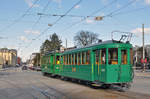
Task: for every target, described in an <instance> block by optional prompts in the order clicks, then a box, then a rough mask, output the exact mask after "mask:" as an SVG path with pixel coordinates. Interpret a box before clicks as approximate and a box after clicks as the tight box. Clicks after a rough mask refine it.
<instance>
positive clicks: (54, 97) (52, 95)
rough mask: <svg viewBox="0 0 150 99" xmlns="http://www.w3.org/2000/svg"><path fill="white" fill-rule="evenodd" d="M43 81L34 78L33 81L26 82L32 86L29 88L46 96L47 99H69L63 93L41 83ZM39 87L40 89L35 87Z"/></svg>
mask: <svg viewBox="0 0 150 99" xmlns="http://www.w3.org/2000/svg"><path fill="white" fill-rule="evenodd" d="M42 80H43V79H42V78H40V80H39V77H35V78H34V81H33V80H30V81H29V80H28V81H29V82H30V84H31V85H32V86H31V87H32V88H33V89H34V90H36V91H38V92H40V93H41V94H43V95H44V96H46V97H47V98H48V99H70V98H69V96H67V95H66V94H65V93H63V92H61V91H59V90H57V89H55V88H53V87H51V86H49V85H48V84H46V83H45V82H43V81H42ZM36 85H40V87H38V86H36Z"/></svg>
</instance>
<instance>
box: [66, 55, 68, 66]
mask: <svg viewBox="0 0 150 99" xmlns="http://www.w3.org/2000/svg"><path fill="white" fill-rule="evenodd" d="M66 65H68V54H67V55H66Z"/></svg>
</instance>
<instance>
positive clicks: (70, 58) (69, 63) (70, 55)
mask: <svg viewBox="0 0 150 99" xmlns="http://www.w3.org/2000/svg"><path fill="white" fill-rule="evenodd" d="M69 65H71V54H69Z"/></svg>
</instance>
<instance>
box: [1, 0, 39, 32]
mask: <svg viewBox="0 0 150 99" xmlns="http://www.w3.org/2000/svg"><path fill="white" fill-rule="evenodd" d="M38 1H39V0H36V1H34V3H33V4H32V5H31V6H30V7H29V8H28V9H27V10H26V11H25V12H24V14H22V15H21V16H20V17H19V18H18V19H16V20H14V21H13V22H12V23H11V24H8V25H7V26H6V27H4V28H3V29H2V30H0V32H3V31H5V30H7V29H9V28H11V27H12V26H14V24H16V23H18V22H19V21H20V20H21V19H22V18H24V17H25V16H26V14H27V13H28V12H29V11H30V10H31V9H32V8H33V7H34V5H35V4H36V3H37V2H38Z"/></svg>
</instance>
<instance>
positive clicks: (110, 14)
mask: <svg viewBox="0 0 150 99" xmlns="http://www.w3.org/2000/svg"><path fill="white" fill-rule="evenodd" d="M136 1H137V0H132V1H130V2H128V3H127V4H125V5H124V6H122V7H120V8H119V9H116V10H114V11H112V12H111V13H109V14H107V15H106V16H104V17H108V16H112V15H113V14H114V13H116V12H118V11H120V10H122V9H124V8H126V7H128V6H129V5H131V4H133V3H134V2H136Z"/></svg>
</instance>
